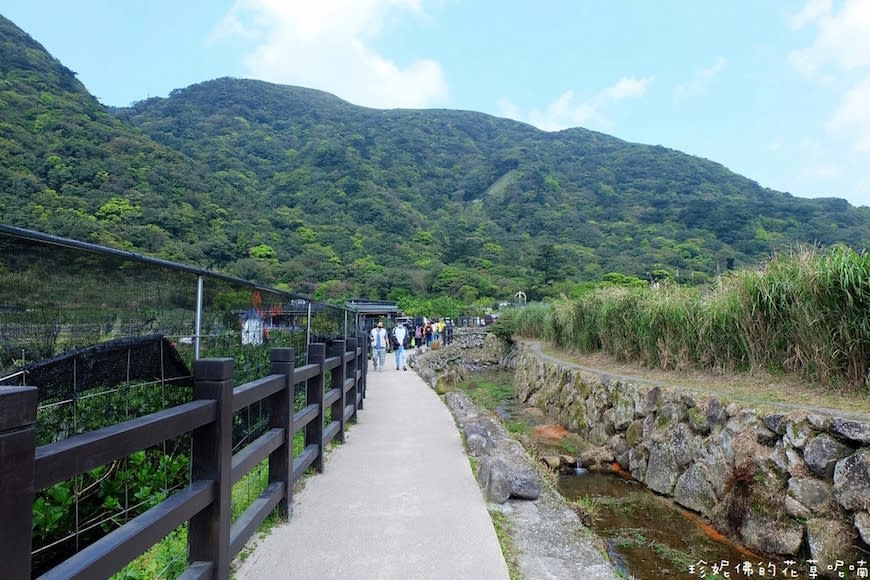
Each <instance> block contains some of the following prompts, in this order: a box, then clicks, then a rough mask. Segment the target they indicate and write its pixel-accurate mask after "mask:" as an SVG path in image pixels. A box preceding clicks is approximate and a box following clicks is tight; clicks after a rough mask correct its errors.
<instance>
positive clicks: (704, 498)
mask: <svg viewBox="0 0 870 580" xmlns="http://www.w3.org/2000/svg"><path fill="white" fill-rule="evenodd" d="M704 472H705V468H704V467H702V466H701V465H698V464H697V463H695V464H692V466H691V467H689V468H688V469H687V470H686V472H685V473H683V475H681V476H680V479H678V480H677V484H676V486H675V487H674V501H676V502H677V503H678V504H680V505H681V506H683V507H687V508H689V509H690V510H694V511H696V512H698V513H700V514H703V515H705V516H707V517H709V516H710V515H712V513H713V508H715V507H716V493H715V492H714V491H713V487H712V486H711V485H710V482H709V481H707V477H706V475H705V473H704Z"/></svg>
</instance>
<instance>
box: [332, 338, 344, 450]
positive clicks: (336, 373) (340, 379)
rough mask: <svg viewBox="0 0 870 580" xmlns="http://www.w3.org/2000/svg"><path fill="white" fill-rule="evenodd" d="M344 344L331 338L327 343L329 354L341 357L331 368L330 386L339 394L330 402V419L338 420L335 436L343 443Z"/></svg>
mask: <svg viewBox="0 0 870 580" xmlns="http://www.w3.org/2000/svg"><path fill="white" fill-rule="evenodd" d="M344 345H345V342H344V341H343V340H333V341H331V342H330V343H329V356H331V357H333V356H337V357H339V358H340V359H341V364H340V365H338V366H337V367H335V368H334V369H332V382H331V383H330V388H331V389H338V392H339V393H340V394H341V396H340V397H338V399H336V401H335V402H334V403H333V404H332V420H333V421H338V422H339V423H340V424H341V427H340V428H339V429H338V434H337V435H336V438H337V439H338V440H339V441H340V442H342V443H344V405H345V403H344V379H345V377H346V376H347V365H346V364H345V362H344V352H345V350H344V348H345V346H344Z"/></svg>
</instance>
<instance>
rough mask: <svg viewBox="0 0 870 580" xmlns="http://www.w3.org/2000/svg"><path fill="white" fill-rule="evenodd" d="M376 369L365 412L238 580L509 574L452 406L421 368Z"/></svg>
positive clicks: (492, 579) (491, 577) (492, 578)
mask: <svg viewBox="0 0 870 580" xmlns="http://www.w3.org/2000/svg"><path fill="white" fill-rule="evenodd" d="M390 358H391V357H389V356H388V357H387V359H388V360H387V370H386V371H384V372H382V373H376V372H372V371H371V369H370V370H369V375H368V390H367V392H366V399H365V409H363V410H362V411H359V412H358V417H359V420H358V423H357V424H355V425H351V426H350V429H349V430H348V432H347V436H346V442H345V443H344V444H343V445H340V446H338V447H337V448H335V449H334V450H333V451H332V452H331V453H329V454H328V455H327V459H326V466H325V469H324V473H322V474H317V475H315V476H314V477H312V478H310V479H309V480H308V481H307V482H306V484H305V487H304V489H303V490H302V491H301V492H299V493H297V494H295V495H294V497H293V515H292V517H291V518H290V521H289V522H288V523H286V524H284V525H282V526H280V527H278V528H276V529H274V530H273V531H272V532H271V534H270V535H269V536H268V537H266V538H265V539H263V540H261V541H260V542H259V545H258V546H257V547H256V549H255V550H254V552H253V553H252V554H251V555H249V556H248V557H247V559H246V560H245V561H244V562H243V563H241V565H240V566H239V568H238V570H237V573H236V574H235V576H236V577H237V578H239V579H248V578H250V579H251V580H262V579H273V578H304V579H308V578H342V579H344V578H353V579H362V580H367V579H374V578H384V579H390V578H397V579H398V578H401V579H412V578H427V579H428V578H432V579H435V578H437V579H457V580H458V579H463V580H468V579H475V578H479V579H481V580H483V579H485V580H498V579H502V578H504V579H507V578H508V570H507V565H506V564H505V561H504V557H503V556H502V553H501V548H500V547H499V543H498V539H497V538H496V535H495V530H494V529H493V526H492V520H491V519H490V516H489V513H488V512H487V508H486V501H485V499H484V497H483V494H482V493H481V491H480V488H479V487H478V486H477V482H476V481H475V479H474V475H473V474H472V471H471V466H470V465H469V462H468V459H467V457H466V455H465V451H464V449H463V447H462V440H461V438H460V436H459V432H458V430H457V428H456V424H455V423H454V421H453V417H452V416H451V414H450V411H449V410H448V409H447V407H446V406H445V405H444V404H443V403H442V402H441V400H440V399H439V398H438V396H437V395H436V394H435V392H434V391H433V390H432V389H431V388H429V387H428V386H427V385H426V384H425V383H424V382H423V381H422V379H420V377H418V376H417V374H416V373H415V372H413V371H410V370H409V371H407V372H405V371H396V370H394V368H393V367H392V366H391V364H390V363H391V362H392V361H391V360H390Z"/></svg>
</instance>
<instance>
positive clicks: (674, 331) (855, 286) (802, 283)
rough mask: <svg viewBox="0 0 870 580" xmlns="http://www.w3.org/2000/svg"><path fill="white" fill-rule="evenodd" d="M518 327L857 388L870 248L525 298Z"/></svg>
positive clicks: (565, 341)
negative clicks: (538, 300) (704, 277)
mask: <svg viewBox="0 0 870 580" xmlns="http://www.w3.org/2000/svg"><path fill="white" fill-rule="evenodd" d="M516 331H517V333H518V334H519V335H521V336H529V337H538V338H542V339H545V340H547V341H549V342H551V343H553V344H554V345H556V346H559V347H562V348H569V349H576V350H578V351H580V352H595V351H604V352H607V353H608V354H610V355H612V356H614V357H615V358H617V359H618V360H625V361H637V362H640V363H642V364H644V365H647V366H649V367H654V368H662V369H688V368H703V369H713V370H729V371H730V370H750V371H751V370H756V369H757V370H766V371H773V372H788V373H795V374H797V375H799V376H801V377H803V378H804V379H807V380H809V381H814V382H819V383H823V384H825V385H827V386H843V387H847V388H850V389H852V390H856V389H859V388H861V387H863V386H865V385H866V379H867V373H868V362H870V256H868V255H867V254H865V253H858V252H855V251H854V250H852V249H849V248H845V247H834V248H830V249H827V250H821V249H818V248H800V249H796V250H794V251H792V252H790V253H787V254H782V255H776V256H773V257H772V258H771V259H770V260H769V261H768V262H766V263H764V264H762V265H760V266H759V267H758V268H755V269H747V270H741V271H736V272H729V273H728V274H726V275H723V276H720V277H719V278H717V279H716V280H715V281H714V284H713V285H712V286H711V287H710V288H708V289H706V290H704V291H700V290H698V289H696V288H685V287H680V286H677V285H672V284H666V285H661V286H656V287H649V288H634V287H620V286H616V287H614V286H610V287H601V288H599V289H597V290H594V291H592V292H589V293H586V294H584V295H583V296H582V297H580V298H577V299H569V298H565V297H563V298H560V299H558V300H555V301H553V302H550V303H545V304H530V305H528V306H527V307H526V308H524V309H522V310H521V311H519V312H518V313H517V314H516Z"/></svg>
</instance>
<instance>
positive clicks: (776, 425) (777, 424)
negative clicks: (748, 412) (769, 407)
mask: <svg viewBox="0 0 870 580" xmlns="http://www.w3.org/2000/svg"><path fill="white" fill-rule="evenodd" d="M783 417H785V415H782V414H774V415H767V416H766V417H762V418H761V423H762V424H763V425H764V426H765V427H767V428H768V429H770V430H771V431H773V432H774V433H777V434H779V435H783V434H785V425H784V424H783V420H782V419H783Z"/></svg>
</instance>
